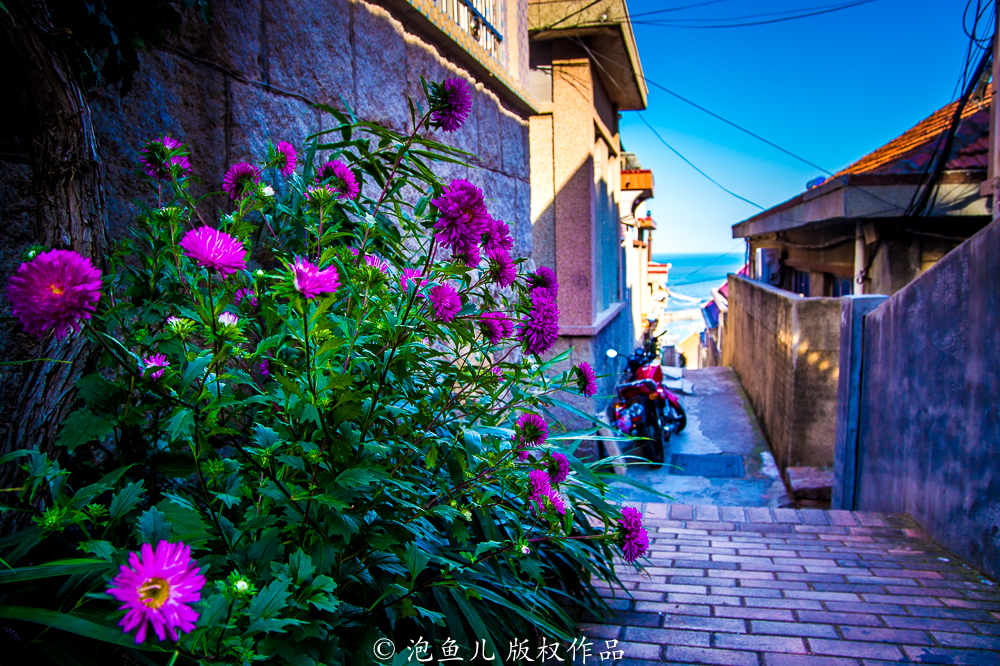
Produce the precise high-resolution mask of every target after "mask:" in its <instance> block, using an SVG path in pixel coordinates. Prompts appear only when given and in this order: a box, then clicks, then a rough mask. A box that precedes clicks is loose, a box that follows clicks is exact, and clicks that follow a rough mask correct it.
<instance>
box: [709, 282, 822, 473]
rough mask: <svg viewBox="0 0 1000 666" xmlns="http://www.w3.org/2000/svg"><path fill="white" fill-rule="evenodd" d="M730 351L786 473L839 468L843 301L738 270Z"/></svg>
mask: <svg viewBox="0 0 1000 666" xmlns="http://www.w3.org/2000/svg"><path fill="white" fill-rule="evenodd" d="M723 354H724V356H723V363H724V364H725V365H731V366H732V367H733V369H734V370H736V373H737V375H738V376H739V378H740V382H741V383H742V384H743V388H744V390H745V391H746V393H747V396H748V397H749V399H750V404H751V405H753V409H754V412H755V413H756V415H757V418H758V420H759V421H760V425H761V429H762V430H763V431H764V434H765V436H766V437H767V440H768V442H769V444H770V445H771V450H772V452H773V454H774V457H775V460H776V461H777V463H778V466H779V467H780V468H781V470H782V471H784V470H786V469H787V468H789V467H830V466H832V465H833V461H834V456H833V452H834V440H835V429H836V423H837V384H838V377H839V368H840V361H839V357H840V299H839V298H806V297H802V296H798V295H797V294H792V293H791V292H787V291H784V290H782V289H778V288H776V287H772V286H770V285H765V284H762V283H759V282H755V281H752V280H749V279H747V278H744V277H741V276H737V275H730V276H729V312H728V313H727V315H726V344H725V348H724V349H723Z"/></svg>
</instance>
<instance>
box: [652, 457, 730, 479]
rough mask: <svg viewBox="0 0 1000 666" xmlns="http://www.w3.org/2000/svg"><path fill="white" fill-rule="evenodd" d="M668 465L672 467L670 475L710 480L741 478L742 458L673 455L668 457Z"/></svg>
mask: <svg viewBox="0 0 1000 666" xmlns="http://www.w3.org/2000/svg"><path fill="white" fill-rule="evenodd" d="M670 464H671V465H673V467H671V468H670V473H671V474H676V475H678V476H704V477H708V478H710V479H739V478H742V477H743V456H718V455H714V456H694V455H690V454H687V453H675V454H673V455H672V456H670ZM678 468H680V469H678Z"/></svg>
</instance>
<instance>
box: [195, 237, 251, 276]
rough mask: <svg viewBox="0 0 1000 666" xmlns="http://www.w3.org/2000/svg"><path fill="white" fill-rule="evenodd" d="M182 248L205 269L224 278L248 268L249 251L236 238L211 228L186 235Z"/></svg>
mask: <svg viewBox="0 0 1000 666" xmlns="http://www.w3.org/2000/svg"><path fill="white" fill-rule="evenodd" d="M180 246H181V247H182V248H183V249H184V252H185V254H187V255H188V256H189V257H191V258H192V259H194V260H195V261H196V262H197V263H199V264H201V265H202V266H204V267H205V268H209V269H212V270H216V271H219V273H221V274H222V275H223V276H226V275H229V274H230V273H235V272H236V271H238V270H240V269H242V268H246V267H247V251H246V248H244V247H243V243H241V242H240V241H239V240H237V239H236V238H234V237H232V236H230V235H229V234H227V233H225V232H224V231H219V230H218V229H213V228H212V227H209V226H204V227H198V228H197V229H192V230H191V231H189V232H187V233H186V234H184V238H182V239H181V242H180Z"/></svg>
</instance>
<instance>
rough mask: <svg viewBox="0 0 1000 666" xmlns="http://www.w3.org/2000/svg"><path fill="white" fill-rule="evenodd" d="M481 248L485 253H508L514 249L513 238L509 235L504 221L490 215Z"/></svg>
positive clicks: (508, 229)
mask: <svg viewBox="0 0 1000 666" xmlns="http://www.w3.org/2000/svg"><path fill="white" fill-rule="evenodd" d="M482 243H483V250H485V251H486V254H490V253H491V252H499V251H501V250H502V251H504V252H507V253H508V254H509V253H510V251H511V250H513V249H514V239H513V238H511V237H510V228H509V227H508V226H507V223H506V222H503V221H501V220H497V219H495V218H493V217H490V221H489V223H488V224H487V226H486V231H485V232H484V233H483V238H482Z"/></svg>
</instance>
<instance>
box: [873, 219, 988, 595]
mask: <svg viewBox="0 0 1000 666" xmlns="http://www.w3.org/2000/svg"><path fill="white" fill-rule="evenodd" d="M998 276H1000V222H993V223H992V224H991V225H990V226H988V227H987V228H986V229H984V230H983V231H981V232H980V233H978V234H977V235H975V236H973V237H972V238H971V239H969V240H968V241H966V242H965V243H964V244H962V245H961V246H959V247H958V248H957V249H956V250H954V251H953V252H951V253H950V254H948V255H947V256H946V257H945V258H944V259H942V260H941V261H939V262H938V263H937V264H936V265H935V266H934V267H933V268H931V269H930V270H928V271H927V272H926V273H924V274H923V275H921V276H920V277H919V278H917V279H916V280H915V281H914V282H912V283H910V284H909V285H908V286H906V287H905V288H904V289H902V290H901V291H899V292H898V293H897V294H895V295H894V296H892V297H891V298H889V299H888V300H887V301H886V302H885V303H883V304H882V305H881V306H879V307H878V308H877V309H875V310H874V311H872V312H871V313H869V314H868V315H867V316H865V320H864V341H863V346H864V359H863V364H864V365H863V372H862V380H861V400H860V416H859V421H858V445H857V468H858V476H857V481H856V484H857V490H856V494H857V505H858V508H859V509H863V510H868V511H886V512H899V513H903V512H905V513H909V514H910V515H911V516H913V518H914V519H916V520H917V521H918V522H919V523H920V524H921V525H922V526H923V527H924V529H925V530H927V532H928V533H929V534H930V535H931V536H932V537H933V538H934V539H935V540H936V541H938V542H939V543H940V544H941V545H943V546H944V547H946V548H947V549H949V550H950V551H952V552H953V553H955V555H957V556H959V557H961V558H962V559H963V560H965V561H966V562H968V563H969V564H970V565H972V566H973V567H976V568H978V569H981V570H983V571H985V572H986V573H988V574H989V575H991V576H993V577H994V578H998V577H1000V449H998V445H1000V418H997V406H998V405H1000V372H998V368H1000V277H998Z"/></svg>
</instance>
